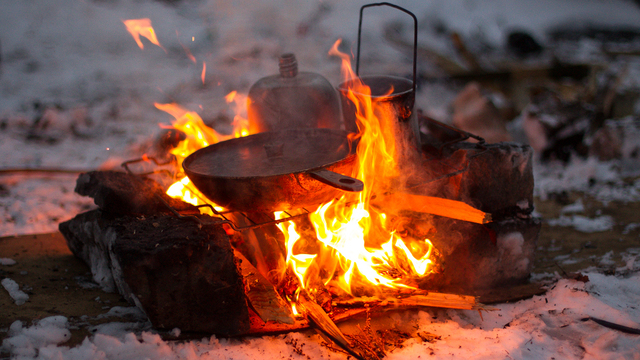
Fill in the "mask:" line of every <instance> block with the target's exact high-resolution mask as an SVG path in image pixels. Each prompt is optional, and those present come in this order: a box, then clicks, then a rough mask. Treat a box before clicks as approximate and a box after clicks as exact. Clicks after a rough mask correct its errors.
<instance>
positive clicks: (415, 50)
mask: <svg viewBox="0 0 640 360" xmlns="http://www.w3.org/2000/svg"><path fill="white" fill-rule="evenodd" d="M374 6H389V7H392V8H394V9H398V10H400V11H402V12H404V13H407V14H409V15H410V16H411V17H412V18H413V79H412V80H413V93H414V94H415V93H416V60H417V58H418V19H417V18H416V16H415V15H414V14H413V13H412V12H411V11H409V10H407V9H405V8H403V7H400V6H398V5H395V4H390V3H388V2H381V3H372V4H367V5H363V6H362V7H361V8H360V20H359V21H358V49H357V53H356V75H358V76H360V37H361V34H362V13H363V12H364V9H365V8H368V7H374Z"/></svg>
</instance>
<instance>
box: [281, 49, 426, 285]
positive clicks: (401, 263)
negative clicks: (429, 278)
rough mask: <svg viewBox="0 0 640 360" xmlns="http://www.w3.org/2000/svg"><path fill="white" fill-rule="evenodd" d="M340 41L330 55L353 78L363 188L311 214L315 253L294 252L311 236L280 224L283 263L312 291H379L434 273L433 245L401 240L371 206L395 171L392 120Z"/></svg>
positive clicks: (359, 174)
mask: <svg viewBox="0 0 640 360" xmlns="http://www.w3.org/2000/svg"><path fill="white" fill-rule="evenodd" d="M339 44H340V40H338V41H337V42H336V43H335V44H334V46H333V47H332V49H331V50H330V51H329V54H330V55H336V56H339V57H341V58H342V62H343V66H342V75H343V78H344V80H345V81H347V80H351V84H352V87H351V88H350V89H349V91H348V98H349V99H350V100H351V101H352V102H353V103H354V104H355V107H356V123H357V126H358V129H359V134H358V137H359V143H358V147H357V150H356V153H357V159H358V160H357V164H358V166H357V167H356V168H355V169H354V172H353V174H352V176H353V177H356V178H358V179H360V180H362V181H363V183H364V190H363V191H362V192H361V193H359V194H357V195H353V194H347V195H344V196H342V197H341V198H340V199H338V200H335V201H331V202H329V203H326V204H324V205H321V206H320V207H319V208H318V210H316V211H315V212H313V213H311V214H310V216H309V219H310V221H311V223H312V224H313V226H314V228H315V233H316V237H317V240H318V241H319V242H320V243H321V246H320V250H319V251H318V252H317V253H315V254H313V253H308V254H307V253H301V252H297V251H296V250H297V249H304V248H308V247H309V246H308V245H309V244H308V242H309V241H313V240H308V239H306V240H305V239H302V237H301V236H300V235H299V234H298V233H297V232H296V228H295V225H294V224H290V223H281V224H279V226H280V229H281V230H282V232H283V233H284V234H285V239H286V248H287V264H288V265H289V266H290V267H291V268H292V270H293V272H294V273H295V274H296V276H297V277H298V279H299V280H300V286H301V287H302V288H303V289H307V290H311V291H313V288H314V286H315V285H316V284H320V283H321V282H322V283H324V284H325V285H327V284H330V283H332V284H334V285H336V286H338V287H340V288H342V289H343V290H344V291H345V292H347V293H353V292H354V291H355V290H356V289H363V288H364V289H367V290H370V289H373V290H374V291H377V290H380V286H382V287H387V288H401V287H404V288H410V287H411V285H409V282H410V280H411V279H415V278H419V277H424V276H426V275H428V274H429V273H431V272H432V266H431V265H432V260H431V256H432V252H433V246H432V244H431V242H430V241H429V240H428V239H421V240H416V239H403V238H402V237H401V236H399V235H398V231H397V229H395V228H394V224H393V223H392V221H390V220H389V219H388V218H387V215H386V214H385V213H383V212H381V211H379V210H377V209H375V208H373V207H372V206H370V201H369V199H370V198H371V196H372V194H373V193H374V192H378V191H382V190H383V189H385V187H388V186H389V183H390V179H392V178H394V177H396V176H397V175H398V166H397V163H396V160H395V156H396V155H395V153H396V146H395V139H394V135H393V131H390V130H392V128H391V127H392V126H393V123H392V122H393V121H395V120H394V119H390V118H387V117H388V115H385V114H386V113H385V112H384V111H378V110H379V106H380V105H379V104H377V103H376V98H375V97H372V96H371V90H370V88H369V87H368V86H366V85H365V84H364V83H363V82H362V81H361V80H360V79H359V78H358V77H357V76H356V75H355V73H354V72H353V70H352V69H351V61H350V57H349V56H348V55H347V54H344V53H341V52H339V51H338V50H337V48H338V46H339ZM385 116H387V117H385ZM319 269H322V271H320V270H319ZM367 284H368V285H367Z"/></svg>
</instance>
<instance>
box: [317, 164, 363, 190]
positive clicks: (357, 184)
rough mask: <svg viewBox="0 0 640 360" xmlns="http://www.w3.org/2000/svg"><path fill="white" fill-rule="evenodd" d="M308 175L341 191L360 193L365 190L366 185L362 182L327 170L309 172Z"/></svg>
mask: <svg viewBox="0 0 640 360" xmlns="http://www.w3.org/2000/svg"><path fill="white" fill-rule="evenodd" d="M307 174H309V175H311V177H312V178H314V179H316V180H318V181H320V182H322V183H325V184H327V185H329V186H333V187H334V188H338V189H340V190H344V191H351V192H360V191H362V189H364V183H363V182H362V181H360V180H358V179H354V178H352V177H350V176H346V175H342V174H338V173H336V172H333V171H330V170H327V169H318V170H312V171H307Z"/></svg>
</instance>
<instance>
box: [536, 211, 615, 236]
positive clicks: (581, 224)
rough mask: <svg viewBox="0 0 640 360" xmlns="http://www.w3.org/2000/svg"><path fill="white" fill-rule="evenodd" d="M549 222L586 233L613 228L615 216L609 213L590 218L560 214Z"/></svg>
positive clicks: (548, 221) (552, 224)
mask: <svg viewBox="0 0 640 360" xmlns="http://www.w3.org/2000/svg"><path fill="white" fill-rule="evenodd" d="M547 223H548V224H549V225H551V226H572V227H573V228H575V229H576V230H578V231H580V232H584V233H592V232H600V231H607V230H611V228H613V218H612V217H611V216H609V215H603V216H598V217H596V218H588V217H586V216H582V215H573V216H564V215H563V216H560V217H559V218H557V219H549V220H547Z"/></svg>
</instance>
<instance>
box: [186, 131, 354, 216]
mask: <svg viewBox="0 0 640 360" xmlns="http://www.w3.org/2000/svg"><path fill="white" fill-rule="evenodd" d="M355 158H356V157H355V144H351V143H350V141H349V139H348V137H347V133H346V132H345V131H341V130H334V129H311V128H309V129H293V130H283V131H277V132H264V133H258V134H254V135H250V136H247V137H242V138H236V139H232V140H227V141H223V142H219V143H217V144H213V145H210V146H208V147H206V148H203V149H200V150H198V151H196V152H194V153H193V154H191V155H189V156H188V157H187V158H186V159H185V160H184V161H183V163H182V167H183V168H184V171H185V173H186V174H187V176H188V177H189V179H190V180H191V181H192V182H193V184H194V185H195V186H196V188H198V190H200V192H202V193H203V194H204V195H205V196H206V197H207V198H209V199H210V200H211V201H213V202H215V203H216V204H218V205H220V206H223V207H225V208H227V209H231V210H237V211H243V212H255V211H269V212H271V211H277V210H289V209H296V208H307V210H313V209H314V208H315V207H316V206H317V205H319V204H322V203H324V202H327V201H329V200H331V199H333V198H334V197H336V196H338V195H340V190H343V191H353V192H358V191H362V189H363V186H364V185H363V183H362V182H361V181H360V180H357V179H354V178H351V177H349V176H345V175H342V174H341V173H346V174H351V171H352V169H353V166H354V164H355Z"/></svg>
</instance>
